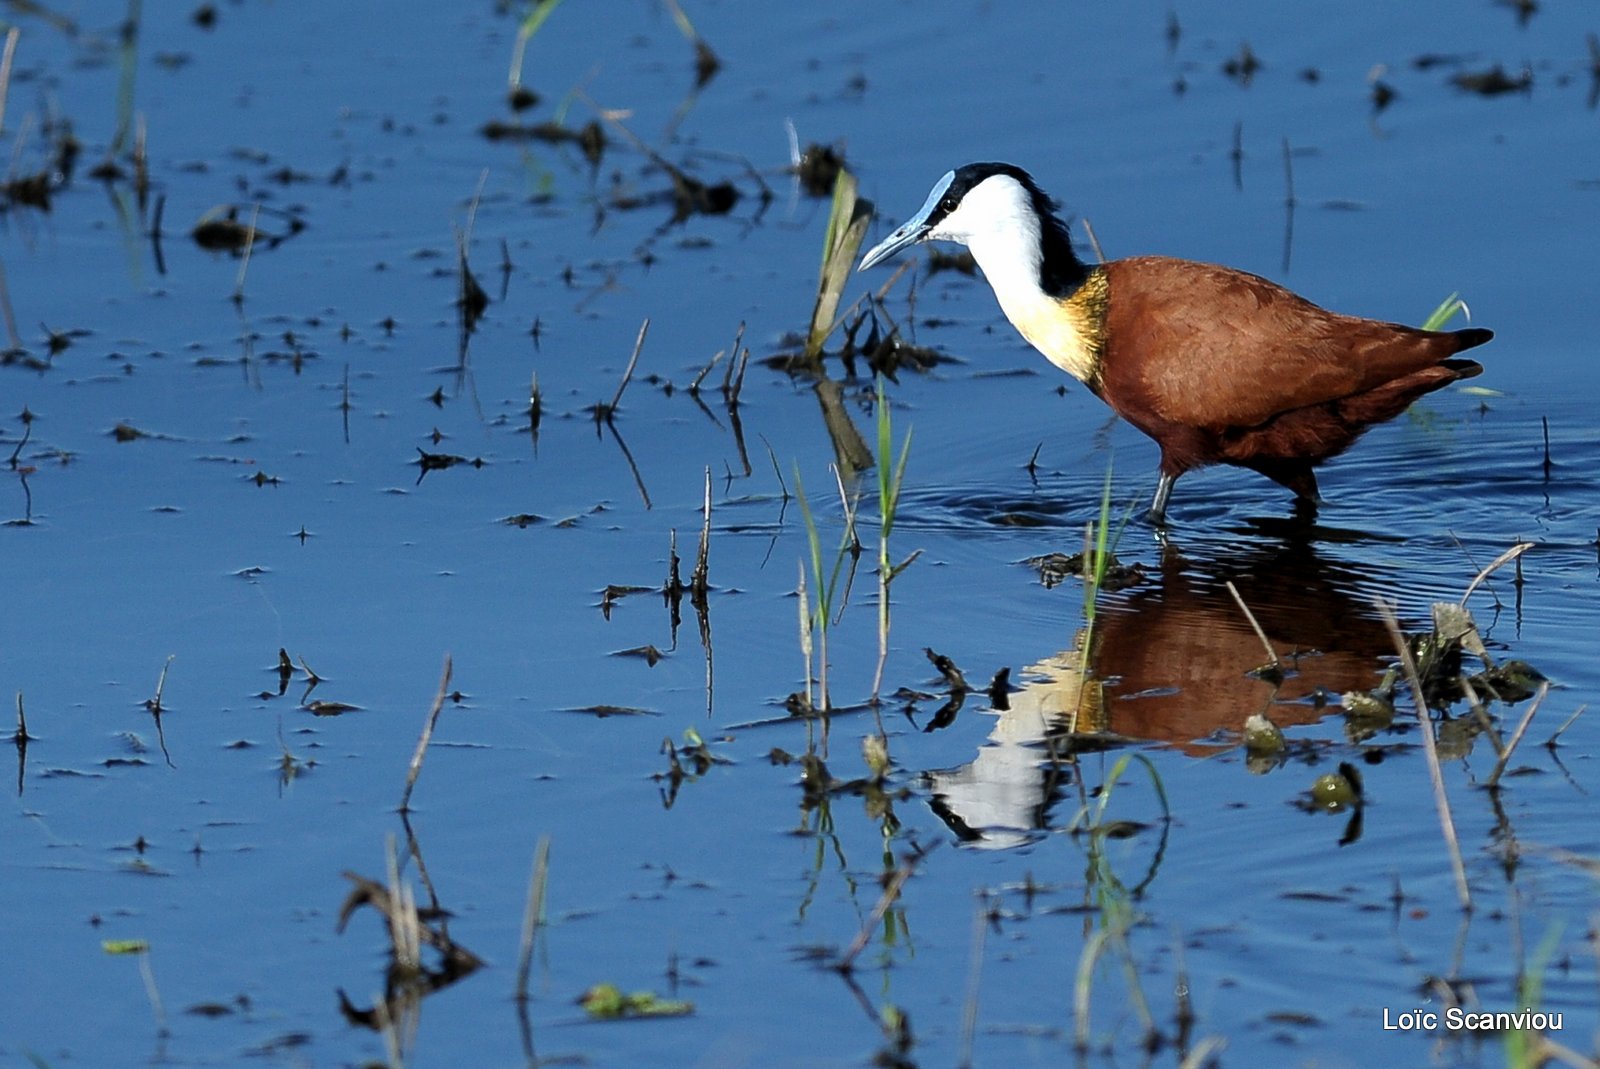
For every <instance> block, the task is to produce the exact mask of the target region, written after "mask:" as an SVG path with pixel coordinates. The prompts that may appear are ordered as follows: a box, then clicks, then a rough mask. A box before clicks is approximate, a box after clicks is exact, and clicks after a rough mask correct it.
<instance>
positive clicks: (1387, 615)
mask: <svg viewBox="0 0 1600 1069" xmlns="http://www.w3.org/2000/svg"><path fill="white" fill-rule="evenodd" d="M1373 603H1374V604H1375V605H1377V607H1378V612H1379V614H1380V615H1381V616H1382V617H1383V623H1384V626H1385V627H1387V628H1388V629H1389V637H1390V638H1391V639H1392V640H1393V641H1394V648H1395V652H1396V653H1398V654H1399V655H1400V664H1401V667H1402V668H1403V669H1404V670H1405V675H1406V681H1407V682H1408V683H1410V685H1411V700H1412V702H1413V703H1414V704H1415V705H1416V710H1417V721H1418V724H1419V725H1420V726H1421V728H1422V752H1423V753H1424V754H1426V755H1427V759H1428V776H1429V778H1430V779H1431V780H1432V781H1433V804H1434V808H1435V809H1437V810H1438V813H1439V828H1440V830H1441V831H1442V832H1443V834H1444V841H1445V845H1446V846H1447V847H1448V848H1449V852H1450V869H1451V872H1452V874H1453V875H1454V877H1455V884H1456V897H1457V898H1459V899H1460V901H1461V908H1462V909H1463V910H1466V911H1468V912H1471V910H1472V889H1471V888H1470V887H1469V886H1468V885H1467V868H1466V865H1465V864H1464V863H1463V862H1462V860H1461V842H1460V840H1459V839H1458V838H1457V837H1456V825H1455V820H1454V818H1452V817H1451V815H1450V799H1449V797H1448V796H1447V795H1446V794H1445V789H1444V770H1443V769H1442V768H1441V767H1440V765H1439V744H1438V742H1437V740H1435V739H1434V737H1433V719H1432V718H1431V717H1430V716H1429V715H1428V701H1427V698H1426V697H1425V696H1424V695H1423V693H1422V680H1421V679H1420V678H1419V677H1418V676H1417V662H1416V659H1415V658H1414V657H1412V656H1411V647H1410V645H1409V644H1407V642H1406V637H1405V635H1403V634H1402V633H1401V631H1400V621H1399V620H1397V619H1396V618H1395V615H1394V609H1392V608H1391V607H1390V606H1389V603H1388V602H1386V601H1384V600H1382V599H1381V598H1379V599H1375V600H1374V602H1373Z"/></svg>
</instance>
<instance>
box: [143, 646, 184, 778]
mask: <svg viewBox="0 0 1600 1069" xmlns="http://www.w3.org/2000/svg"><path fill="white" fill-rule="evenodd" d="M177 656H178V655H177V654H176V653H173V654H168V656H167V663H166V664H164V665H162V666H161V676H160V678H158V679H157V680H156V692H155V696H154V697H150V698H146V699H145V703H144V707H145V708H146V709H147V710H149V712H150V715H151V717H153V718H154V719H155V722H156V741H158V742H159V743H160V744H161V756H162V757H164V758H166V761H167V767H168V768H176V767H178V766H176V765H174V764H173V763H172V755H171V754H170V753H168V752H167V733H166V731H165V730H163V729H162V727H161V714H162V713H164V712H166V709H165V708H164V707H163V706H162V704H161V693H162V691H164V690H166V688H167V669H169V668H171V667H172V662H173V659H174V658H176V657H177Z"/></svg>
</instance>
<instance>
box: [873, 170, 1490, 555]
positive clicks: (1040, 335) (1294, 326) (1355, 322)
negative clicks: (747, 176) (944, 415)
mask: <svg viewBox="0 0 1600 1069" xmlns="http://www.w3.org/2000/svg"><path fill="white" fill-rule="evenodd" d="M930 240H939V241H955V242H959V243H961V244H963V245H965V246H966V247H967V248H968V249H970V250H971V251H972V256H973V259H975V260H976V261H977V262H978V266H979V267H981V268H982V269H983V273H984V276H985V277H986V278H987V279H988V280H989V285H990V287H992V288H993V289H994V295H995V297H996V298H997V299H998V300H999V301H1000V307H1001V309H1002V310H1003V311H1004V312H1005V314H1006V318H1007V319H1009V320H1011V323H1012V325H1013V326H1015V327H1016V328H1017V330H1018V331H1019V332H1020V333H1021V334H1022V336H1023V337H1024V338H1026V339H1027V340H1028V341H1029V342H1030V343H1031V344H1032V345H1033V347H1034V348H1035V349H1038V350H1039V351H1040V352H1041V353H1043V354H1044V356H1045V359H1047V360H1049V361H1050V362H1051V363H1052V364H1055V365H1056V366H1057V367H1059V368H1061V369H1062V370H1064V371H1066V372H1068V373H1070V374H1071V375H1072V376H1073V377H1074V378H1076V379H1078V380H1079V381H1080V382H1082V383H1083V384H1084V385H1086V386H1087V387H1089V389H1090V390H1092V391H1094V393H1095V394H1096V395H1097V396H1099V398H1100V399H1101V400H1103V401H1105V403H1106V404H1108V405H1110V406H1111V408H1112V410H1113V411H1115V412H1116V413H1117V415H1119V416H1121V417H1122V418H1123V419H1125V420H1127V421H1128V422H1129V423H1131V424H1133V425H1134V426H1135V427H1137V428H1139V429H1140V430H1141V431H1143V432H1144V433H1145V434H1147V435H1149V436H1150V437H1151V438H1153V439H1155V441H1156V444H1157V445H1159V446H1160V447H1161V469H1160V470H1161V479H1160V482H1159V483H1158V485H1157V487H1156V495H1155V500H1154V501H1153V502H1152V503H1151V506H1150V517H1151V519H1152V520H1153V521H1155V522H1156V523H1157V524H1161V523H1164V522H1165V517H1166V510H1167V501H1168V499H1169V498H1170V497H1171V496H1172V486H1173V483H1175V482H1176V481H1177V479H1178V477H1179V476H1180V475H1182V474H1183V473H1184V472H1186V471H1189V470H1191V469H1193V468H1199V467H1204V466H1205V465H1207V464H1234V465H1237V466H1239V467H1243V468H1250V469H1252V470H1253V471H1258V472H1260V473H1261V474H1262V475H1265V476H1266V477H1267V478H1269V479H1271V480H1273V481H1274V482H1277V483H1280V484H1282V485H1283V486H1286V487H1288V488H1289V489H1290V490H1293V491H1294V493H1295V495H1296V497H1297V499H1298V502H1299V503H1303V504H1304V505H1307V506H1311V507H1312V508H1314V507H1315V506H1316V504H1317V502H1318V498H1317V479H1316V476H1315V475H1314V474H1313V473H1312V470H1311V469H1312V467H1313V466H1315V465H1317V464H1320V463H1321V462H1322V461H1324V460H1327V459H1328V458H1329V457H1332V456H1336V455H1338V454H1339V453H1341V452H1343V451H1344V450H1345V449H1347V448H1348V447H1349V446H1350V444H1351V443H1352V442H1354V441H1355V440H1356V439H1357V438H1358V437H1360V435H1361V434H1362V432H1363V431H1365V430H1366V429H1367V428H1368V427H1369V426H1371V425H1372V424H1374V423H1381V422H1383V421H1384V420H1386V419H1391V418H1393V417H1394V416H1396V415H1398V414H1399V413H1400V412H1402V411H1403V410H1404V409H1405V408H1406V406H1407V405H1409V404H1411V402H1412V401H1414V400H1416V399H1417V398H1418V397H1421V396H1422V395H1423V394H1425V393H1428V392H1430V391H1432V390H1437V389H1439V388H1440V387H1443V386H1448V385H1449V384H1450V383H1452V382H1455V381H1456V380H1458V379H1464V378H1469V377H1471V376H1473V375H1476V374H1478V373H1479V372H1480V371H1482V370H1483V368H1482V366H1481V365H1479V364H1478V363H1476V362H1475V361H1472V360H1452V359H1450V358H1451V357H1452V356H1454V355H1455V354H1456V353H1459V352H1461V351H1462V350H1463V349H1470V348H1472V347H1473V346H1475V345H1482V344H1483V343H1484V342H1486V341H1488V340H1489V339H1490V338H1492V337H1493V336H1494V335H1493V334H1492V333H1491V332H1490V331H1487V330H1479V329H1475V328H1474V329H1468V330H1457V331H1427V330H1418V329H1416V328H1414V327H1407V326H1402V325H1401V324H1398V323H1382V322H1378V321H1377V320H1372V319H1359V318H1357V317H1355V316H1347V315H1340V314H1338V313H1335V312H1329V311H1327V310H1326V309H1323V308H1319V307H1317V306H1316V305H1314V304H1312V303H1311V302H1310V301H1307V300H1305V299H1304V298H1302V297H1299V296H1296V295H1295V294H1293V293H1291V292H1289V291H1288V290H1286V289H1284V288H1283V287H1282V286H1279V285H1277V284H1276V283H1274V282H1269V281H1268V280H1266V279H1264V278H1260V277H1258V276H1256V275H1252V274H1249V273H1247V272H1244V271H1237V270H1234V269H1233V268H1229V267H1219V266H1216V265H1214V264H1204V263H1196V262H1194V261H1192V260H1178V259H1173V258H1171V257H1163V256H1136V257H1131V258H1129V259H1125V260H1112V261H1110V262H1109V263H1103V264H1098V265H1095V266H1092V267H1091V266H1089V265H1087V264H1085V263H1084V262H1083V261H1082V260H1080V259H1078V256H1077V254H1076V253H1074V252H1073V250H1072V241H1071V238H1070V237H1069V236H1068V233H1067V226H1066V224H1065V223H1064V222H1062V220H1061V218H1060V217H1059V216H1058V215H1056V210H1055V205H1054V203H1053V202H1052V201H1051V200H1050V198H1049V197H1048V196H1046V195H1045V193H1044V192H1043V191H1042V190H1041V189H1040V188H1039V187H1038V185H1037V184H1035V182H1034V180H1033V179H1032V178H1031V177H1030V176H1029V175H1028V173H1027V172H1026V171H1024V170H1022V169H1021V168H1019V167H1014V166H1012V165H1011V164H1008V163H969V164H967V165H966V166H965V167H962V168H960V169H958V170H955V171H951V172H950V173H948V174H946V175H945V176H944V177H943V178H941V179H939V181H938V182H937V183H935V185H934V187H933V191H932V192H931V193H929V194H928V199H927V201H926V202H925V203H924V204H923V205H922V208H921V209H920V210H919V211H918V212H917V214H916V215H914V216H912V217H911V219H909V220H908V221H907V222H905V223H904V224H902V225H901V226H900V227H899V229H897V230H895V232H894V233H892V234H890V235H889V236H888V237H887V238H885V239H884V240H883V241H882V242H880V243H879V244H878V245H876V246H875V247H873V248H872V249H871V250H870V251H869V252H868V253H867V254H866V256H864V257H862V260H861V268H860V269H861V270H865V269H866V268H868V267H871V266H873V265H874V264H877V263H881V262H882V261H883V260H886V259H888V258H889V257H890V256H892V255H894V254H895V253H897V252H899V251H900V250H901V249H904V248H906V247H907V246H910V245H914V244H916V243H917V242H920V241H930Z"/></svg>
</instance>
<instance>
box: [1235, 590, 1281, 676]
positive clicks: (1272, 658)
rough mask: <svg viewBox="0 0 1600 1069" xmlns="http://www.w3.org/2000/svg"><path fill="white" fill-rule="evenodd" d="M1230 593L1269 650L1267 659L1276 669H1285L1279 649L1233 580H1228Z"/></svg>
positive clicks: (1252, 628) (1265, 647) (1262, 643)
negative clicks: (1274, 647)
mask: <svg viewBox="0 0 1600 1069" xmlns="http://www.w3.org/2000/svg"><path fill="white" fill-rule="evenodd" d="M1226 585H1227V587H1228V593H1230V594H1232V595H1233V600H1234V601H1235V602H1237V603H1238V605H1239V610H1240V611H1241V612H1243V613H1244V618H1245V619H1246V620H1248V621H1250V629H1251V630H1252V631H1254V632H1255V633H1256V638H1259V639H1260V640H1261V646H1262V648H1263V649H1265V650H1266V651H1267V661H1268V663H1269V664H1271V665H1272V667H1273V668H1274V669H1276V670H1277V671H1279V672H1282V671H1283V662H1282V661H1280V660H1279V659H1278V651H1277V650H1274V649H1273V648H1272V643H1271V642H1269V641H1267V633H1266V632H1265V631H1263V630H1262V629H1261V624H1260V623H1259V622H1257V620H1256V614H1255V613H1253V612H1251V611H1250V606H1248V605H1246V604H1245V603H1244V598H1243V597H1241V596H1240V595H1239V589H1238V588H1237V587H1235V586H1234V585H1233V580H1231V579H1230V580H1228V582H1227V584H1226Z"/></svg>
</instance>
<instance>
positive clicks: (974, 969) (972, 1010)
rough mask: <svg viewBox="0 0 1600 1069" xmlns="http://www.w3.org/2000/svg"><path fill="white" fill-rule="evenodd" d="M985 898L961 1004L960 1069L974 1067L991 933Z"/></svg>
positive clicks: (981, 902) (980, 902) (974, 921)
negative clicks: (987, 942) (980, 992)
mask: <svg viewBox="0 0 1600 1069" xmlns="http://www.w3.org/2000/svg"><path fill="white" fill-rule="evenodd" d="M988 905H989V904H988V902H987V901H986V900H984V899H981V898H980V899H979V900H978V908H977V911H976V912H975V913H974V914H973V917H972V956H971V960H970V961H969V962H968V963H967V997H966V999H965V1000H964V1001H963V1002H962V1004H961V1054H960V1056H959V1057H958V1058H957V1059H956V1065H957V1066H958V1067H959V1069H972V1042H973V1038H974V1036H975V1035H976V1034H977V1031H978V989H979V985H980V984H981V982H982V980H983V945H984V942H985V939H986V937H987V935H988V933H989V908H988Z"/></svg>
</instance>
